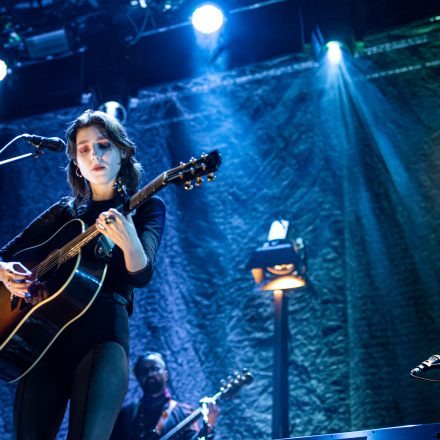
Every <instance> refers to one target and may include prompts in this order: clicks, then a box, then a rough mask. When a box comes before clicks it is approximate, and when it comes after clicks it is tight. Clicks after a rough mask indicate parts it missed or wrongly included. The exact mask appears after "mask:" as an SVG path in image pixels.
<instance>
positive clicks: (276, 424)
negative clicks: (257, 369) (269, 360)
mask: <svg viewBox="0 0 440 440" xmlns="http://www.w3.org/2000/svg"><path fill="white" fill-rule="evenodd" d="M288 230H289V222H288V221H287V220H283V219H281V220H276V221H274V222H273V223H272V225H271V227H270V231H269V235H268V237H267V241H266V242H265V243H264V244H263V246H261V247H258V248H257V249H256V250H255V252H254V253H253V255H252V257H251V259H250V261H249V263H248V266H247V267H248V268H250V269H251V270H252V275H253V277H254V281H255V283H256V284H257V288H258V290H263V291H267V290H270V291H273V297H274V312H275V322H274V352H273V354H274V362H273V404H272V438H286V437H289V397H288V394H289V393H286V390H287V389H289V371H288V370H289V347H288V340H289V326H288V314H289V308H288V299H289V294H288V292H289V291H292V290H293V289H298V288H300V287H304V286H305V285H306V272H307V261H306V249H305V245H304V241H303V239H302V238H299V237H298V238H295V239H292V233H291V231H288ZM288 232H289V233H288Z"/></svg>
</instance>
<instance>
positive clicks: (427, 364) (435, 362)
mask: <svg viewBox="0 0 440 440" xmlns="http://www.w3.org/2000/svg"><path fill="white" fill-rule="evenodd" d="M438 367H440V356H439V355H438V354H434V355H433V356H431V357H430V358H429V359H428V360H427V361H424V362H422V363H421V364H420V365H419V366H417V367H416V368H413V369H412V370H411V374H419V373H421V372H422V371H428V370H430V369H431V368H438Z"/></svg>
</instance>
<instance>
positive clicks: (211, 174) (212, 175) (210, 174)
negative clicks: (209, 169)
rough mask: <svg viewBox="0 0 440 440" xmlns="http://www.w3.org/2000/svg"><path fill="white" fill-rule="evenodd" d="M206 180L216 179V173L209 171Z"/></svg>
mask: <svg viewBox="0 0 440 440" xmlns="http://www.w3.org/2000/svg"><path fill="white" fill-rule="evenodd" d="M206 180H207V181H208V182H212V181H213V180H215V175H214V173H209V174H208V175H207V176H206Z"/></svg>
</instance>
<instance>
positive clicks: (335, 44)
mask: <svg viewBox="0 0 440 440" xmlns="http://www.w3.org/2000/svg"><path fill="white" fill-rule="evenodd" d="M324 50H325V51H326V57H327V59H328V60H329V61H330V63H331V64H339V63H340V62H341V61H342V43H340V42H339V41H329V42H328V43H327V44H326V45H325V47H324Z"/></svg>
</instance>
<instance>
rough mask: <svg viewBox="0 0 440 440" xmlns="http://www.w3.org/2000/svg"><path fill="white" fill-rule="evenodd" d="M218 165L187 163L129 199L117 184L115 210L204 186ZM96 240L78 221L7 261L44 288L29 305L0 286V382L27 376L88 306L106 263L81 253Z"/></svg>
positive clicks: (203, 159) (207, 159) (213, 158)
mask: <svg viewBox="0 0 440 440" xmlns="http://www.w3.org/2000/svg"><path fill="white" fill-rule="evenodd" d="M220 164H221V156H220V154H219V152H218V151H217V150H214V151H212V152H211V153H209V154H202V155H201V156H200V158H198V159H195V158H191V159H190V160H189V161H188V162H187V163H183V162H182V163H181V164H180V166H178V167H175V168H172V169H170V170H168V171H165V172H163V173H162V174H160V175H159V176H157V177H156V178H155V179H153V180H152V181H151V182H150V183H149V184H147V185H146V186H145V187H143V188H142V189H141V190H140V191H139V192H137V193H136V194H134V195H133V196H132V197H131V198H130V197H129V196H128V195H127V194H126V192H125V189H124V187H123V186H121V185H119V186H118V188H117V189H118V191H119V192H120V193H122V195H123V196H124V198H125V200H124V204H123V206H119V207H117V209H118V210H120V211H122V212H123V213H124V214H127V213H129V212H131V211H133V210H135V209H136V208H137V207H139V206H140V205H142V203H144V202H145V201H146V200H147V199H148V198H149V197H151V196H152V195H153V194H156V193H157V192H159V191H160V190H161V189H163V188H164V187H165V186H166V185H168V184H170V183H172V184H176V185H179V184H182V185H184V187H185V189H187V190H190V189H192V188H193V183H194V184H195V185H196V186H200V184H201V183H202V181H203V179H202V176H205V175H206V176H207V180H208V181H211V180H213V179H214V174H213V173H214V172H215V171H217V170H218V168H219V166H220ZM124 194H125V195H124ZM98 236H100V233H99V230H98V228H97V227H96V225H92V226H90V227H87V226H86V225H85V223H84V222H83V221H82V220H80V219H74V220H71V221H69V222H68V223H66V224H65V225H64V226H63V227H62V228H60V229H59V230H58V231H57V232H56V233H55V234H54V235H53V236H52V237H51V238H49V239H48V240H46V241H45V242H44V243H41V244H39V245H37V246H33V247H31V248H28V249H23V250H20V251H19V252H17V253H16V254H15V255H14V256H13V261H20V262H21V263H23V264H24V265H25V266H26V267H27V268H28V269H29V270H30V271H31V272H32V276H31V281H32V284H33V285H37V284H39V283H42V284H43V285H44V288H45V290H46V292H47V297H46V298H45V299H44V300H42V301H40V302H39V303H38V304H36V305H31V304H29V303H27V302H25V301H24V300H23V299H22V298H18V297H12V298H11V296H10V292H9V290H7V289H6V287H5V286H4V285H3V283H0V379H1V380H4V381H6V382H14V381H16V380H18V379H20V378H22V377H23V376H24V375H25V374H27V373H28V372H29V371H30V370H31V369H32V368H33V367H34V366H35V365H36V364H37V363H38V361H39V360H40V359H41V357H42V356H43V355H44V353H46V351H47V350H48V348H49V347H50V346H51V345H52V343H53V342H54V341H55V339H56V338H57V337H58V336H59V335H60V334H61V332H62V331H63V330H64V329H65V328H66V327H68V326H69V325H70V324H71V323H72V322H74V321H76V320H77V319H78V318H80V317H81V316H82V315H83V314H84V313H85V312H86V311H87V310H88V309H89V307H90V306H91V305H92V303H93V301H94V300H95V298H96V297H97V295H98V293H99V291H100V289H101V286H102V284H103V282H104V279H105V276H106V273H107V264H106V262H105V260H102V259H96V258H86V256H84V255H83V253H84V254H85V252H82V250H84V249H83V248H84V246H86V245H87V244H88V243H91V242H92V240H94V239H97V237H98ZM44 257H45V258H44ZM43 258H44V259H43Z"/></svg>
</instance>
